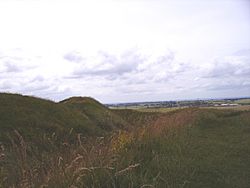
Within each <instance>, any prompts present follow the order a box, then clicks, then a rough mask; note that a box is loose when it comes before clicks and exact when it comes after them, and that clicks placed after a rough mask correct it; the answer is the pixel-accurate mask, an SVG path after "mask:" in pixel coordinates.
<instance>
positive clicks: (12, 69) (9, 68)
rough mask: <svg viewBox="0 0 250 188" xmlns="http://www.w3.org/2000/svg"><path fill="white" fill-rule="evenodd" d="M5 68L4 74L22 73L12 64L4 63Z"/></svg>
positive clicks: (20, 69)
mask: <svg viewBox="0 0 250 188" xmlns="http://www.w3.org/2000/svg"><path fill="white" fill-rule="evenodd" d="M4 66H5V72H7V73H11V72H12V73H13V72H22V68H21V67H19V66H17V65H16V64H15V63H14V62H9V61H7V62H5V63H4Z"/></svg>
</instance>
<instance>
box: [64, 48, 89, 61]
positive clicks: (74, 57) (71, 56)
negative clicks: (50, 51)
mask: <svg viewBox="0 0 250 188" xmlns="http://www.w3.org/2000/svg"><path fill="white" fill-rule="evenodd" d="M63 58H64V59H66V60H67V61H71V62H75V63H80V62H83V61H84V60H85V58H84V57H82V55H81V54H80V53H79V52H76V51H72V52H69V53H67V54H65V55H64V56H63Z"/></svg>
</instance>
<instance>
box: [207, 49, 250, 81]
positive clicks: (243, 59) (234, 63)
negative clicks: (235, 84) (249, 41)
mask: <svg viewBox="0 0 250 188" xmlns="http://www.w3.org/2000/svg"><path fill="white" fill-rule="evenodd" d="M240 54H241V55H234V56H225V57H223V58H220V59H216V60H214V62H213V63H212V64H211V65H210V68H209V69H208V71H207V73H206V74H205V75H204V77H207V78H225V77H245V76H247V77H249V75H250V54H248V53H244V55H243V53H242V51H241V52H240Z"/></svg>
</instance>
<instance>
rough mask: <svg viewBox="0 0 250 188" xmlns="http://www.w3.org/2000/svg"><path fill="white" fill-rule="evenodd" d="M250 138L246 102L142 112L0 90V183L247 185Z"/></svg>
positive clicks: (179, 187) (249, 183) (236, 187)
mask: <svg viewBox="0 0 250 188" xmlns="http://www.w3.org/2000/svg"><path fill="white" fill-rule="evenodd" d="M164 112H165V111H164ZM72 128H73V129H72ZM76 133H81V135H82V136H80V135H79V134H76ZM69 135H71V136H69ZM249 146H250V110H249V109H245V110H238V109H237V108H235V109H220V110H218V109H210V108H209V109H202V108H185V109H179V110H178V109H177V110H174V111H169V112H165V113H163V111H162V110H159V112H157V111H155V110H154V112H142V111H134V110H110V109H108V108H106V107H105V106H104V105H102V104H101V103H99V102H98V101H96V100H94V99H92V98H88V97H72V98H69V99H66V100H64V101H61V102H59V103H54V102H52V101H48V100H43V99H39V98H34V97H29V96H21V95H14V94H0V187H21V188H24V187H25V188H27V187H53V188H55V187H97V188H101V187H102V188H103V187H104V188H105V187H107V188H108V187H120V188H123V187H131V188H132V187H170V188H175V187H176V188H183V187H190V188H196V187H197V188H198V187H204V188H206V187H207V188H213V187H214V188H218V187H219V188H224V187H225V188H248V187H250V179H249V177H250V147H249Z"/></svg>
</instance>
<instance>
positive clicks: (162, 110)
mask: <svg viewBox="0 0 250 188" xmlns="http://www.w3.org/2000/svg"><path fill="white" fill-rule="evenodd" d="M184 108H187V107H173V108H135V109H134V110H136V111H139V112H160V113H166V112H172V111H176V110H179V109H184Z"/></svg>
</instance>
